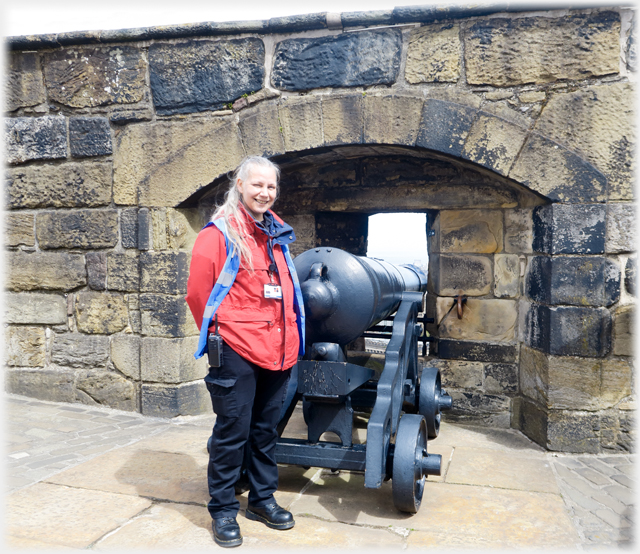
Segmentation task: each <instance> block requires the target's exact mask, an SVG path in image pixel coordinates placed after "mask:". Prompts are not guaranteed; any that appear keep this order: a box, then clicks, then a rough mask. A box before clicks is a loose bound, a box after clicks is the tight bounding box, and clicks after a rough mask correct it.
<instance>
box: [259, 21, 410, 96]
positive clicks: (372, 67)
mask: <svg viewBox="0 0 640 554" xmlns="http://www.w3.org/2000/svg"><path fill="white" fill-rule="evenodd" d="M401 49H402V35H401V33H400V31H399V30H398V29H384V30H380V31H361V32H357V33H343V34H340V35H337V36H327V37H316V38H294V39H287V40H283V41H282V42H279V43H278V44H277V45H276V51H275V54H274V57H273V70H272V73H271V83H272V85H273V86H274V88H279V89H282V90H292V91H293V90H298V91H299V90H310V89H314V88H325V87H357V86H369V85H387V84H392V83H395V81H396V79H397V77H398V71H399V69H400V55H401Z"/></svg>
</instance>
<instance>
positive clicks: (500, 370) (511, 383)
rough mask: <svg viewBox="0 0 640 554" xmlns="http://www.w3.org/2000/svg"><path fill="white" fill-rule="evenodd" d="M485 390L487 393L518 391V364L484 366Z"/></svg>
mask: <svg viewBox="0 0 640 554" xmlns="http://www.w3.org/2000/svg"><path fill="white" fill-rule="evenodd" d="M483 383H484V385H483V387H484V391H485V392H486V393H487V394H499V395H500V394H509V393H517V392H518V366H517V365H516V364H487V365H486V366H485V368H484V380H483Z"/></svg>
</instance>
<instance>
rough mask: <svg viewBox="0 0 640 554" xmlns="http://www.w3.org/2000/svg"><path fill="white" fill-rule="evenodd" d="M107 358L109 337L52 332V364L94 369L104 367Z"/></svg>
mask: <svg viewBox="0 0 640 554" xmlns="http://www.w3.org/2000/svg"><path fill="white" fill-rule="evenodd" d="M108 359H109V337H108V336H106V335H83V334H81V333H62V334H57V333H56V334H54V335H53V342H52V345H51V363H52V364H54V365H59V366H64V367H73V368H87V369H95V368H97V367H106V365H107V361H108Z"/></svg>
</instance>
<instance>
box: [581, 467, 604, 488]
mask: <svg viewBox="0 0 640 554" xmlns="http://www.w3.org/2000/svg"><path fill="white" fill-rule="evenodd" d="M576 473H578V474H579V475H581V476H582V477H584V478H585V479H588V480H589V481H591V482H592V483H593V484H595V485H599V486H601V485H609V484H611V481H610V480H609V479H607V478H606V477H605V476H603V475H601V474H600V473H598V472H596V471H594V470H593V469H591V468H588V467H585V468H584V469H577V470H576Z"/></svg>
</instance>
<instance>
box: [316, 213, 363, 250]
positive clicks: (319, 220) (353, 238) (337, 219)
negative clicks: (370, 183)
mask: <svg viewBox="0 0 640 554" xmlns="http://www.w3.org/2000/svg"><path fill="white" fill-rule="evenodd" d="M368 234H369V216H368V214H356V213H340V212H334V213H331V212H328V213H327V212H318V213H316V244H317V246H331V247H334V248H340V249H341V250H345V251H346V252H349V253H351V254H354V255H356V256H366V255H367V235H368Z"/></svg>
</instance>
